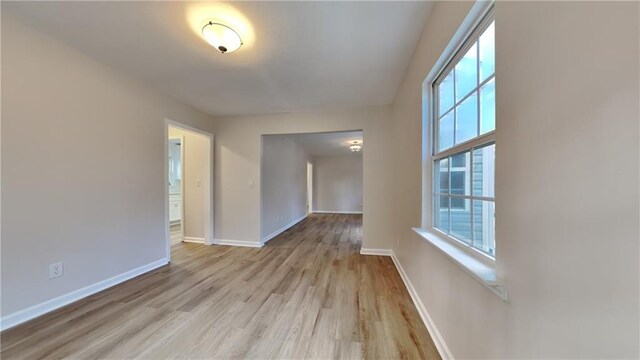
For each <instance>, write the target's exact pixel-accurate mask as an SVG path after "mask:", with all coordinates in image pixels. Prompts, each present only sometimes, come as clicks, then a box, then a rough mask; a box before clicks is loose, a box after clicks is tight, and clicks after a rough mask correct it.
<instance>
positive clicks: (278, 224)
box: [260, 135, 311, 240]
mask: <svg viewBox="0 0 640 360" xmlns="http://www.w3.org/2000/svg"><path fill="white" fill-rule="evenodd" d="M310 160H311V157H310V156H309V155H308V154H307V153H306V151H305V150H304V149H303V148H302V147H301V146H300V145H298V144H296V143H295V142H294V141H293V140H291V139H289V138H288V137H287V136H286V135H271V136H263V137H262V168H261V169H262V170H261V178H262V182H261V184H262V189H261V194H262V202H261V206H262V211H261V219H262V222H261V223H262V225H261V227H262V229H261V237H260V238H261V239H263V240H264V239H265V237H267V236H269V235H271V234H273V233H274V232H276V231H278V230H280V229H282V228H283V227H284V226H287V225H289V224H291V223H292V222H294V221H297V220H300V219H301V218H303V217H305V216H306V215H307V161H310Z"/></svg>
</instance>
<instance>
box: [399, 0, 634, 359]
mask: <svg viewBox="0 0 640 360" xmlns="http://www.w3.org/2000/svg"><path fill="white" fill-rule="evenodd" d="M470 6H471V3H463V2H440V3H437V4H436V5H435V6H434V8H433V10H432V14H431V15H430V18H429V20H428V22H427V25H426V27H425V29H424V33H423V36H422V39H421V40H420V43H419V46H418V48H417V50H416V53H415V55H414V57H413V60H412V62H411V65H410V67H409V69H408V72H407V75H406V77H405V80H404V82H403V84H402V86H401V88H400V90H399V91H398V94H397V97H396V101H395V103H394V106H393V119H394V138H395V141H394V144H395V145H396V146H395V149H396V153H395V158H394V159H395V161H394V164H395V168H394V171H395V173H396V174H399V175H398V176H397V177H396V184H395V185H396V186H395V187H394V188H395V189H396V192H395V193H394V199H395V207H394V209H395V213H396V214H397V215H396V221H395V223H396V226H395V230H396V234H397V236H398V238H397V242H396V243H395V244H394V251H395V252H396V254H397V255H398V258H399V260H400V262H401V264H402V266H403V267H404V268H405V270H406V271H407V273H408V276H409V278H410V279H411V282H412V283H413V285H414V286H415V288H416V290H417V292H418V294H419V295H420V297H421V299H422V301H423V302H424V304H425V306H426V308H427V310H428V312H429V313H430V315H431V317H432V319H433V321H434V322H435V324H436V326H437V328H438V330H439V331H440V333H441V334H442V336H443V337H444V339H445V341H446V343H447V345H448V346H449V348H450V350H451V352H452V353H453V355H454V356H455V357H456V358H459V359H465V358H613V357H624V358H637V357H638V356H639V355H640V354H639V353H638V348H639V339H640V334H639V332H638V330H639V329H638V320H639V309H638V304H639V303H640V298H639V281H640V277H639V273H638V270H639V263H638V254H639V250H640V249H639V243H640V242H639V238H640V234H639V232H638V231H639V230H638V219H639V215H640V213H639V208H638V206H639V205H638V199H639V196H640V194H639V188H638V187H639V183H640V179H639V160H640V159H639V156H640V155H639V154H640V149H639V127H638V118H639V113H638V109H639V98H640V93H639V89H638V79H639V75H640V74H639V72H638V64H639V57H638V56H639V50H640V49H639V48H638V46H639V42H640V41H639V40H640V39H639V33H640V29H639V25H638V24H639V10H640V9H639V4H638V3H637V2H627V3H614V2H570V3H558V2H507V1H505V2H503V1H500V2H496V4H495V8H496V43H497V45H496V46H497V55H496V56H497V58H496V62H497V65H496V74H497V80H496V81H497V84H496V91H497V120H496V121H497V133H496V137H497V143H496V144H497V147H496V151H497V153H496V161H497V164H496V171H497V174H496V184H497V187H496V201H497V204H496V218H497V223H496V234H497V235H496V236H497V239H496V242H497V265H498V271H499V275H500V276H502V277H503V278H504V279H505V280H506V282H507V285H508V291H509V298H510V300H509V301H508V302H503V301H502V300H500V299H499V298H498V297H496V296H495V295H493V294H492V293H491V292H490V291H489V290H487V289H486V288H484V287H483V286H482V285H481V284H480V283H479V282H478V281H476V280H474V279H473V278H472V277H471V276H469V275H468V274H467V273H465V272H464V271H463V270H461V269H460V268H459V267H458V266H456V265H454V263H453V262H451V261H450V260H449V259H448V258H446V257H445V256H444V255H443V254H441V253H440V252H439V251H438V250H436V249H434V248H433V247H432V246H430V245H428V244H427V243H426V242H425V240H423V239H422V238H421V237H419V236H417V235H415V234H414V233H413V232H412V231H411V230H410V227H412V226H419V225H420V222H421V201H420V196H419V194H420V184H421V138H420V134H421V126H422V124H421V119H422V114H421V106H422V105H421V102H422V93H421V82H422V80H423V79H424V78H425V77H426V75H427V73H428V72H429V71H430V70H431V68H432V66H433V64H434V62H435V61H436V60H437V59H438V57H439V56H440V54H441V53H442V51H443V49H444V48H445V46H446V45H447V44H448V42H449V39H450V38H451V36H452V35H453V33H454V32H455V31H456V29H457V28H458V26H459V24H460V23H461V21H462V20H463V19H464V17H465V15H466V14H467V12H468V10H469V9H470Z"/></svg>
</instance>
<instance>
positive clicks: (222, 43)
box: [202, 21, 242, 54]
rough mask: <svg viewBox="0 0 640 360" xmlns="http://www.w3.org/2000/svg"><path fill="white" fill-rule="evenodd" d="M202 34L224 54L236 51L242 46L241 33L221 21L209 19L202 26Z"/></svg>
mask: <svg viewBox="0 0 640 360" xmlns="http://www.w3.org/2000/svg"><path fill="white" fill-rule="evenodd" d="M202 36H203V37H204V39H205V40H206V41H207V42H208V43H209V44H210V45H211V46H213V47H214V48H216V49H218V50H219V51H220V52H221V53H223V54H224V53H230V52H234V51H236V50H238V49H239V48H240V46H242V39H240V35H238V33H237V32H236V31H235V30H233V29H232V28H231V27H229V26H227V25H224V24H221V23H216V22H213V21H209V22H208V23H207V24H206V25H205V26H204V27H203V28H202Z"/></svg>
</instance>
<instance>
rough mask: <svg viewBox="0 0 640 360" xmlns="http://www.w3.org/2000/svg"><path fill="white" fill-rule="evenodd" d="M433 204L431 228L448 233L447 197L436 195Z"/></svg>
mask: <svg viewBox="0 0 640 360" xmlns="http://www.w3.org/2000/svg"><path fill="white" fill-rule="evenodd" d="M433 203H434V207H433V213H434V217H433V226H434V227H435V228H437V229H440V230H442V231H444V232H446V233H449V197H448V196H439V195H436V196H435V197H434V201H433Z"/></svg>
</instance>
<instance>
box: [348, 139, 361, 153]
mask: <svg viewBox="0 0 640 360" xmlns="http://www.w3.org/2000/svg"><path fill="white" fill-rule="evenodd" d="M349 150H351V151H353V152H357V151H360V150H362V144H361V143H360V142H359V141H358V140H353V142H352V144H351V145H350V146H349Z"/></svg>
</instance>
